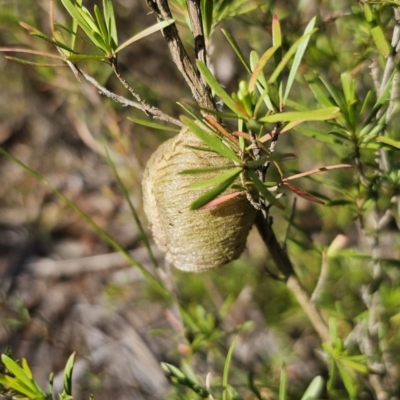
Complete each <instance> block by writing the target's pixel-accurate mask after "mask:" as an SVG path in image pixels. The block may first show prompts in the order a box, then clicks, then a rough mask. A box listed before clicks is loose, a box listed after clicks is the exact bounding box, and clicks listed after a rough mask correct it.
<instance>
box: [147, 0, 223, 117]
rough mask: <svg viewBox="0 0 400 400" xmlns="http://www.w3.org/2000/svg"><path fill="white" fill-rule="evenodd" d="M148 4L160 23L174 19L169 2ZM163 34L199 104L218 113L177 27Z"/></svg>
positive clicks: (157, 0)
mask: <svg viewBox="0 0 400 400" xmlns="http://www.w3.org/2000/svg"><path fill="white" fill-rule="evenodd" d="M147 4H148V5H149V7H150V9H151V10H152V11H153V13H154V14H155V15H156V17H157V20H158V21H165V20H168V19H171V18H172V14H171V11H170V9H169V6H168V2H167V0H147ZM162 33H163V36H164V38H165V40H166V42H167V45H168V48H169V51H170V53H171V56H172V60H173V62H174V63H175V65H176V67H177V68H178V70H179V71H180V73H181V74H182V76H183V77H184V79H185V81H186V83H187V84H188V86H189V87H190V90H191V92H192V95H193V97H194V99H195V101H196V102H197V104H198V105H199V106H200V107H201V108H203V109H205V110H210V111H216V107H215V104H214V101H213V99H212V96H211V92H210V91H209V89H208V87H207V86H205V85H204V83H203V81H202V79H201V77H200V74H199V73H198V71H197V69H196V68H195V67H194V66H193V64H192V62H191V60H190V58H189V56H188V54H187V52H186V50H185V48H184V47H183V44H182V41H181V38H180V36H179V33H178V29H177V27H176V25H175V24H171V25H169V26H167V27H166V28H164V29H163V30H162Z"/></svg>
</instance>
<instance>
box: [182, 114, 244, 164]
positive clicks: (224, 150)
mask: <svg viewBox="0 0 400 400" xmlns="http://www.w3.org/2000/svg"><path fill="white" fill-rule="evenodd" d="M181 121H182V122H183V123H184V124H185V125H186V126H187V127H188V128H189V129H190V130H191V131H192V132H193V133H194V134H195V135H196V136H197V137H198V138H199V139H201V140H202V141H203V142H204V143H205V144H207V145H208V146H209V147H210V148H211V149H212V150H214V151H216V152H217V153H219V154H221V155H222V156H224V157H226V158H228V159H230V160H233V161H236V162H240V158H239V157H238V156H237V155H236V154H235V153H234V152H233V151H232V150H231V149H230V148H229V147H228V146H226V145H225V144H223V143H222V142H221V140H220V139H218V138H217V137H215V136H212V135H211V134H209V133H207V132H205V131H204V130H203V129H202V128H200V127H199V126H198V125H197V124H196V123H195V122H193V121H192V120H191V119H190V118H187V117H185V116H182V117H181Z"/></svg>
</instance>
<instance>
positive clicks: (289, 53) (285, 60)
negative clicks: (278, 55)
mask: <svg viewBox="0 0 400 400" xmlns="http://www.w3.org/2000/svg"><path fill="white" fill-rule="evenodd" d="M316 31H317V29H316V28H315V29H313V30H312V31H311V32H309V33H307V34H306V35H303V36H302V37H300V38H299V39H297V40H296V41H295V42H294V44H293V45H292V46H291V47H290V49H289V50H288V51H287V53H286V54H285V55H284V56H283V58H282V60H281V62H280V63H279V64H278V66H277V67H276V68H275V70H274V72H273V73H272V75H271V76H270V78H269V80H268V84H270V85H271V84H272V83H274V82H275V81H276V80H277V78H278V76H279V75H280V73H281V72H282V71H283V68H285V66H286V64H287V63H288V62H289V60H290V59H291V58H292V56H293V55H294V53H295V51H296V50H297V48H298V47H299V46H300V45H301V44H302V43H303V42H304V41H306V40H308V39H309V37H310V36H311V35H313V34H314V33H315V32H316Z"/></svg>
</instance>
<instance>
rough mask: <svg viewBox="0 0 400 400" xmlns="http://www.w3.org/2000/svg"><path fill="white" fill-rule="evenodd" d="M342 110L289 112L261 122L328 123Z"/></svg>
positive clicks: (334, 108)
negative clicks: (328, 120)
mask: <svg viewBox="0 0 400 400" xmlns="http://www.w3.org/2000/svg"><path fill="white" fill-rule="evenodd" d="M339 113H340V109H339V108H338V107H325V108H320V109H319V110H310V111H288V112H282V113H276V114H271V115H267V116H265V117H263V118H260V119H259V121H261V122H268V123H275V122H284V121H286V122H293V121H326V120H327V119H331V118H336V117H338V116H339Z"/></svg>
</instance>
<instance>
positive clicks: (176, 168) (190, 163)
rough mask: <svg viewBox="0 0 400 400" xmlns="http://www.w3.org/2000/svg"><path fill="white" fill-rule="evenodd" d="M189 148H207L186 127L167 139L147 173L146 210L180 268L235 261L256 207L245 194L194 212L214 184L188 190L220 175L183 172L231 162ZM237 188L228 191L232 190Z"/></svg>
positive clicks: (157, 236) (157, 239)
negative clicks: (200, 199)
mask: <svg viewBox="0 0 400 400" xmlns="http://www.w3.org/2000/svg"><path fill="white" fill-rule="evenodd" d="M186 146H196V147H206V145H205V144H204V143H203V142H202V141H201V140H200V139H198V138H197V136H195V135H194V134H193V133H192V132H190V131H188V130H187V129H183V130H182V131H181V132H180V133H179V134H178V135H177V136H175V137H174V138H172V139H170V140H168V141H166V142H164V143H163V144H162V145H160V146H159V148H158V149H157V150H156V151H155V152H154V154H153V155H152V156H151V158H150V159H149V161H148V163H147V166H146V169H145V172H144V176H143V183H142V186H143V201H144V210H145V213H146V215H147V217H148V219H149V222H150V226H151V229H152V232H153V236H154V239H155V242H156V244H157V246H158V247H159V248H160V249H161V250H162V251H164V252H166V258H167V260H168V261H170V262H171V263H172V264H174V265H175V266H176V267H177V268H179V269H181V270H185V271H191V272H202V271H206V270H208V269H213V268H217V267H220V266H222V265H224V264H226V263H228V262H230V261H232V260H235V259H236V258H238V257H239V256H240V254H241V253H242V252H243V250H244V247H245V245H246V239H247V235H248V233H249V230H250V228H251V226H252V224H253V222H254V218H255V214H256V210H255V209H254V207H253V206H251V204H250V203H249V201H248V200H247V199H246V196H245V195H240V196H237V197H235V198H233V199H231V200H228V201H227V202H225V203H222V204H220V205H218V206H215V207H213V208H211V209H207V210H197V211H192V210H190V205H191V203H192V202H193V201H194V200H196V199H197V198H198V197H199V196H201V195H202V194H203V193H205V192H206V191H208V190H210V188H207V189H204V190H193V189H189V188H188V186H189V185H190V184H191V183H193V182H196V181H198V180H200V179H201V180H203V179H210V178H212V177H214V176H215V175H216V174H217V173H221V172H219V171H218V172H212V173H207V174H196V175H179V172H181V171H183V170H186V169H195V168H205V167H216V166H223V165H230V161H229V160H226V159H225V158H224V157H222V156H220V155H218V154H216V153H213V152H206V151H199V150H194V149H190V148H188V147H186ZM232 191H233V190H228V191H227V192H226V193H230V192H232Z"/></svg>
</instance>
